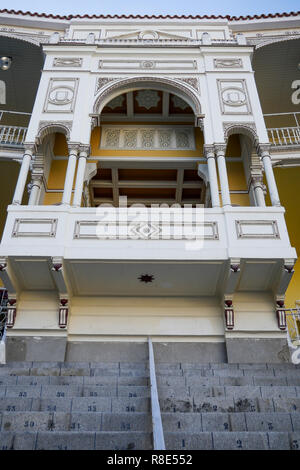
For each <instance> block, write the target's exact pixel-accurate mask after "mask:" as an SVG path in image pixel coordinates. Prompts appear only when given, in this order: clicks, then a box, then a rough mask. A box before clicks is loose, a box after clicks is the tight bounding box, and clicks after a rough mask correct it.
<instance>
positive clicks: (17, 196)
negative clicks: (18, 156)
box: [12, 150, 32, 204]
mask: <svg viewBox="0 0 300 470" xmlns="http://www.w3.org/2000/svg"><path fill="white" fill-rule="evenodd" d="M31 158H32V150H26V151H25V153H24V155H23V160H22V164H21V168H20V173H19V177H18V181H17V186H16V189H15V193H14V197H13V202H12V203H13V204H21V203H22V198H23V194H24V189H25V184H26V180H27V176H28V171H29V167H30V162H31Z"/></svg>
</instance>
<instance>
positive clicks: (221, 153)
mask: <svg viewBox="0 0 300 470" xmlns="http://www.w3.org/2000/svg"><path fill="white" fill-rule="evenodd" d="M225 150H226V147H225V145H216V146H215V152H216V154H217V161H218V170H219V178H220V185H221V194H222V204H223V207H224V206H231V200H230V193H229V185H228V176H227V169H226V161H225Z"/></svg>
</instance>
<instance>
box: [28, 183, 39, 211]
mask: <svg viewBox="0 0 300 470" xmlns="http://www.w3.org/2000/svg"><path fill="white" fill-rule="evenodd" d="M41 186H42V176H35V177H33V179H32V185H31V191H30V196H29V201H28V205H29V206H35V205H36V204H37V202H38V198H39V195H40V190H41Z"/></svg>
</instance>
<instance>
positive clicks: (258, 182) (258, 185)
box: [252, 176, 266, 207]
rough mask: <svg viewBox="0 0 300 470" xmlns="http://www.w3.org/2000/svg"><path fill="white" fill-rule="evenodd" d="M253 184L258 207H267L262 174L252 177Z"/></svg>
mask: <svg viewBox="0 0 300 470" xmlns="http://www.w3.org/2000/svg"><path fill="white" fill-rule="evenodd" d="M252 186H253V191H254V197H255V201H256V205H257V206H258V207H266V202H265V195H264V190H263V183H262V176H257V177H255V176H253V177H252Z"/></svg>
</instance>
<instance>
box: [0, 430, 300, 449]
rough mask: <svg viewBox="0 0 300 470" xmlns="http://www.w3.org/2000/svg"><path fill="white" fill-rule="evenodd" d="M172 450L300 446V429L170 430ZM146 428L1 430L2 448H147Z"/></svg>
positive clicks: (168, 443) (149, 446) (149, 444)
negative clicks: (136, 430)
mask: <svg viewBox="0 0 300 470" xmlns="http://www.w3.org/2000/svg"><path fill="white" fill-rule="evenodd" d="M165 442H166V448H167V449H172V450H300V433H299V432H298V433H297V432H295V433H293V432H291V433H288V432H268V433H266V432H230V433H229V432H200V433H187V432H167V433H165ZM145 449H149V450H151V449H152V438H151V434H150V433H145V432H88V431H86V432H63V431H62V432H56V433H53V432H52V431H44V432H0V450H145Z"/></svg>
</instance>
